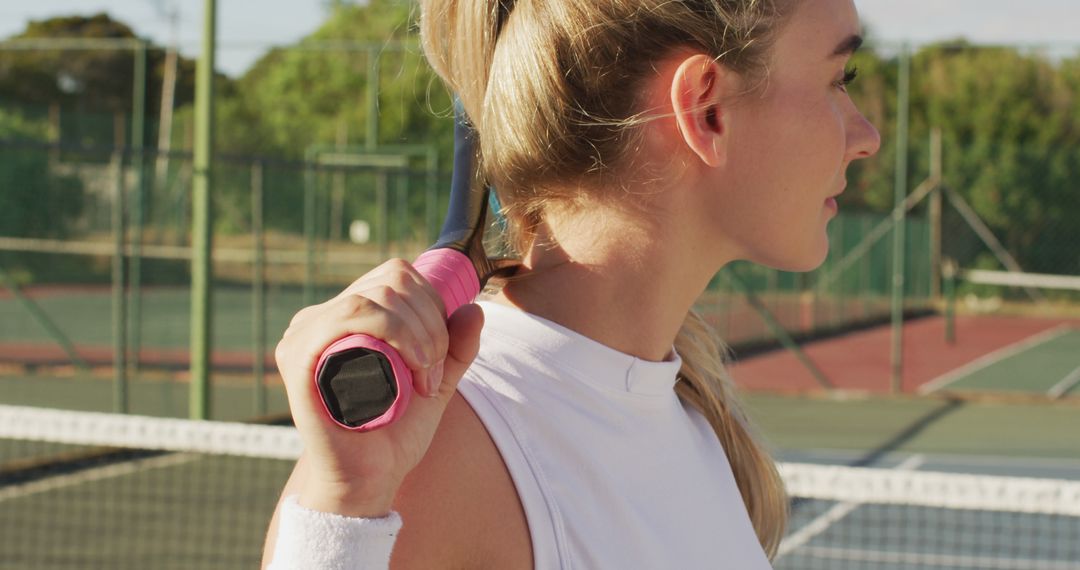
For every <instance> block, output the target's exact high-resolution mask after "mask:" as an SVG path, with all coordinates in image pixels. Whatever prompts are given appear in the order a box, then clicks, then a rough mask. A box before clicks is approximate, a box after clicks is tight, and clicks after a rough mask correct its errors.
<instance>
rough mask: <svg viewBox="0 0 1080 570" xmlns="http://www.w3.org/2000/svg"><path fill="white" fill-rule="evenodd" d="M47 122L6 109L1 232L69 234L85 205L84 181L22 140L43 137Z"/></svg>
mask: <svg viewBox="0 0 1080 570" xmlns="http://www.w3.org/2000/svg"><path fill="white" fill-rule="evenodd" d="M46 129H47V127H46V125H45V124H43V123H40V122H39V123H34V122H30V121H27V120H26V119H24V118H22V117H20V116H18V115H14V114H11V113H8V112H5V111H4V110H3V109H0V139H2V140H3V141H5V145H4V146H3V147H0V235H3V236H12V237H54V238H56V237H65V236H66V235H67V234H68V233H69V231H70V228H71V224H72V223H73V222H75V221H76V220H77V219H78V217H79V215H80V214H81V213H82V210H83V203H84V198H85V197H84V195H83V186H82V182H81V181H80V180H79V179H78V178H75V177H72V176H60V175H57V174H54V173H52V172H51V171H50V170H49V156H48V154H47V153H45V152H42V151H41V150H40V149H38V148H35V147H32V146H31V147H19V146H17V142H18V141H29V142H33V141H40V140H42V139H44V138H45V134H46Z"/></svg>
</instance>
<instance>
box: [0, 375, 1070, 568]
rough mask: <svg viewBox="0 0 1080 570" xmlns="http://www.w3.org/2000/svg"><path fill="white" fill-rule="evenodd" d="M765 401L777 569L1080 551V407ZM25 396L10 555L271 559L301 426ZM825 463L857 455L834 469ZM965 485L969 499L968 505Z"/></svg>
mask: <svg viewBox="0 0 1080 570" xmlns="http://www.w3.org/2000/svg"><path fill="white" fill-rule="evenodd" d="M750 404H751V408H752V409H753V411H754V415H755V417H756V418H759V419H760V420H761V423H762V424H763V428H764V432H765V433H766V435H767V437H768V439H769V440H770V441H771V442H773V443H774V444H775V445H777V446H778V447H780V448H782V451H780V452H779V457H780V459H781V460H782V461H783V469H784V475H785V479H786V480H787V482H788V485H789V488H790V489H792V491H793V494H794V495H795V496H797V497H800V498H798V499H797V500H796V501H795V503H794V507H793V517H792V521H791V524H790V526H789V532H788V539H787V542H786V546H785V551H784V552H785V554H784V555H783V556H782V557H781V558H780V559H779V560H778V561H777V564H776V567H777V568H778V569H796V568H797V569H814V568H830V569H849V568H850V569H855V568H859V569H862V568H866V569H869V568H875V569H878V568H889V569H901V568H902V569H916V568H1017V569H1019V568H1023V569H1031V568H1052V569H1055V570H1057V569H1075V568H1078V567H1080V551H1078V550H1080V513H1075V512H1072V511H1075V510H1076V509H1077V507H1078V506H1080V461H1077V460H1076V459H1069V456H1072V457H1073V458H1075V457H1077V456H1078V455H1080V454H1078V452H1077V450H1076V447H1077V445H1080V442H1077V441H1075V439H1076V438H1063V439H1054V438H1053V436H1052V432H1059V433H1060V432H1062V431H1064V432H1067V433H1076V432H1077V431H1076V430H1078V429H1080V418H1078V417H1077V416H1078V414H1076V413H1075V409H1071V408H1070V409H1060V408H1061V407H1060V406H1055V407H1053V408H1051V409H1050V411H1049V412H1048V411H1047V410H1046V409H1045V407H1044V406H1034V405H1027V406H1004V405H983V404H976V403H965V404H962V405H958V406H956V407H953V408H944V407H943V404H942V403H941V402H935V401H931V400H926V399H910V400H896V399H880V400H867V401H859V400H847V401H845V400H827V399H821V400H808V399H804V398H779V397H772V396H768V397H759V396H754V397H751V398H750ZM27 410H28V408H17V407H8V406H0V437H2V438H3V439H0V458H2V460H3V461H2V464H3V468H2V470H0V527H2V532H0V552H2V553H3V560H4V563H3V564H0V567H4V568H46V569H54V568H55V569H60V568H86V567H109V568H147V567H154V568H240V567H253V566H255V565H256V564H257V562H258V559H259V556H260V552H261V543H262V539H263V535H264V533H265V527H266V524H267V521H268V520H269V516H270V512H271V511H272V509H273V505H274V501H275V499H276V497H277V494H278V493H279V492H280V489H281V486H282V485H283V484H284V481H285V479H286V477H287V476H288V473H289V470H290V468H291V465H292V461H291V459H292V458H294V457H295V456H296V454H297V453H298V452H299V440H298V438H297V437H296V434H295V432H294V431H293V430H292V429H291V428H288V427H276V426H253V425H246V424H234V423H222V422H188V421H184V420H168V419H160V418H143V417H136V416H128V415H113V414H97V413H85V412H75V411H64V410H55V409H50V410H42V409H32V410H31V411H30V412H27ZM796 411H798V412H797V413H796ZM1059 412H1060V413H1059ZM792 416H794V417H792ZM1036 416H1039V417H1041V418H1043V420H1044V421H1042V422H1040V423H1038V424H1037V425H1036V424H1035V422H1033V421H1031V419H1032V418H1034V417H1036ZM872 417H873V418H876V419H877V420H878V421H877V422H876V424H874V425H869V424H868V421H870V418H872ZM1002 417H1012V418H1015V420H1016V422H1017V424H1018V425H1017V427H1015V428H1012V429H1010V432H1012V433H1013V437H1014V438H1017V439H1016V441H1013V442H1008V441H1003V442H1001V443H1000V445H999V446H998V452H999V453H1002V454H1012V455H1013V456H1012V457H1006V456H1002V455H1000V454H998V455H991V453H993V451H991V450H990V449H989V448H980V447H978V445H980V444H982V443H983V442H984V441H985V440H986V439H994V438H995V435H994V432H993V426H994V425H996V424H1000V423H1002V422H1001V418H1002ZM785 422H789V423H785ZM860 426H861V427H862V429H861V430H860V429H859V428H860ZM912 426H916V427H917V431H918V433H914V431H915V430H913V429H912ZM965 434H966V435H965ZM987 434H989V436H988V435H987ZM800 438H809V439H800ZM807 441H813V442H815V444H816V445H819V446H821V447H823V448H828V449H822V448H813V449H811V448H809V446H807V445H804V444H805V443H806V442H807ZM1039 442H1041V445H1042V447H1040V444H1039ZM1022 450H1027V451H1028V452H1029V454H1031V455H1038V456H1040V457H1038V458H1033V457H1020V456H1018V455H1017V454H1018V453H1020V452H1021V451H1022ZM971 451H981V452H982V453H976V454H972V453H970V452H971ZM1054 457H1057V458H1056V459H1055V458H1054ZM820 466H829V467H835V466H857V467H839V469H838V471H836V472H835V473H830V474H827V475H822V474H820V473H816V472H815V471H814V469H815V468H816V467H820ZM867 468H871V469H867ZM949 474H962V475H960V476H961V477H962V479H961V480H960V481H959V483H958V482H957V481H950V480H948V478H947V475H949ZM894 476H900V477H901V478H900V479H899V480H894V479H892V478H891V477H894ZM942 477H946V478H945V479H942ZM1017 477H1021V479H1016V478H1017ZM958 485H959V486H958ZM958 496H959V498H961V499H970V501H971V504H968V505H966V506H965V508H957V504H956V503H955V501H956V499H957V497H958ZM1059 506H1061V507H1063V508H1065V509H1066V510H1065V512H1063V513H1062V512H1059V511H1060V510H1061V509H1060V508H1059ZM972 507H973V508H972ZM1068 509H1072V511H1069V510H1068ZM1031 510H1037V511H1040V512H1041V513H1042V514H1038V513H1031V512H1026V511H1031Z"/></svg>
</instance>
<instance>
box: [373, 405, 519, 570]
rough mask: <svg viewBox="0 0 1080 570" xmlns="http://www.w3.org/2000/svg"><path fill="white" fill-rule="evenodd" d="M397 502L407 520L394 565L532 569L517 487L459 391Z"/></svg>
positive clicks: (404, 518) (401, 566)
mask: <svg viewBox="0 0 1080 570" xmlns="http://www.w3.org/2000/svg"><path fill="white" fill-rule="evenodd" d="M395 508H396V510H397V511H398V512H399V513H401V516H402V518H403V520H404V522H405V524H404V526H403V528H402V531H401V536H399V537H398V542H397V545H396V546H395V548H394V559H393V566H394V567H395V568H396V569H408V568H477V569H483V568H500V569H502V568H508V569H518V568H520V569H528V568H532V545H531V541H530V538H529V530H528V524H527V523H526V521H525V513H524V510H523V509H522V507H521V502H520V500H519V499H518V495H517V490H516V489H515V487H514V483H513V481H512V480H511V478H510V474H509V472H508V471H507V469H506V465H505V464H504V463H503V460H502V456H501V455H500V454H499V450H498V448H496V447H495V443H494V442H493V441H492V440H491V437H490V436H489V435H488V432H487V429H486V428H485V427H484V424H483V423H482V422H481V421H480V418H479V417H477V415H476V413H475V412H474V411H473V409H472V407H471V406H469V404H468V402H466V401H465V399H464V398H462V397H461V395H460V394H455V395H454V397H453V399H452V400H451V401H450V404H449V406H448V407H447V409H446V413H445V415H444V416H443V418H442V422H441V423H440V424H439V429H438V432H437V433H436V434H435V439H434V440H433V441H432V444H431V447H430V448H429V449H428V452H427V455H425V456H424V459H423V460H422V461H421V462H420V464H419V465H418V466H417V467H416V469H414V470H413V471H412V472H411V473H410V474H409V476H408V478H406V480H405V483H404V485H403V486H402V488H401V490H400V491H399V493H398V498H397V503H396V504H395Z"/></svg>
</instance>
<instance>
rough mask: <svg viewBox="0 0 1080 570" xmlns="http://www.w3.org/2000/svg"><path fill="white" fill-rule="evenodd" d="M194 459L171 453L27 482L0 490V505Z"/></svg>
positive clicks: (186, 454)
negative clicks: (13, 500)
mask: <svg viewBox="0 0 1080 570" xmlns="http://www.w3.org/2000/svg"><path fill="white" fill-rule="evenodd" d="M198 458H199V456H198V455H195V454H191V453H173V454H169V455H164V456H160V457H149V458H147V459H139V460H137V461H125V462H123V463H117V464H115V465H106V466H104V467H96V468H93V469H85V470H82V471H79V472H77V473H68V474H65V475H56V476H53V477H47V478H45V479H40V480H37V481H30V482H28V483H20V484H18V485H12V486H10V487H4V488H2V489H0V503H2V502H4V501H10V500H12V499H20V498H22V497H28V496H30V495H36V494H38V493H46V492H48V491H55V490H57V489H63V488H64V487H74V486H75V485H81V484H83V483H91V482H93V481H101V480H103V479H112V478H114V477H122V476H124V475H131V474H134V473H138V472H139V471H145V470H149V469H160V468H162V467H173V466H176V465H183V464H184V463H190V462H192V461H195V460H196V459H198Z"/></svg>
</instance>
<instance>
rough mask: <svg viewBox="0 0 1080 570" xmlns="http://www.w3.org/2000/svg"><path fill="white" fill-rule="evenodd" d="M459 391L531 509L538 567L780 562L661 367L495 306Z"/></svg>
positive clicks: (624, 569)
mask: <svg viewBox="0 0 1080 570" xmlns="http://www.w3.org/2000/svg"><path fill="white" fill-rule="evenodd" d="M481 306H482V307H483V309H484V313H485V315H486V317H487V319H486V324H485V326H484V330H483V333H482V335H481V341H480V354H479V356H477V358H476V361H475V362H474V363H473V365H472V366H471V367H470V369H469V371H468V372H467V373H466V375H465V377H464V378H463V379H462V382H461V384H460V388H459V390H460V392H461V393H462V395H463V396H464V397H465V399H466V400H467V401H468V402H469V404H470V405H471V406H472V407H473V409H474V410H475V411H476V413H477V415H478V416H479V417H480V419H481V421H482V422H483V423H484V425H485V427H486V428H487V430H488V433H490V434H491V437H492V439H493V440H494V441H495V445H496V446H497V447H498V449H499V452H500V453H501V454H502V458H503V460H504V461H505V463H506V466H507V468H508V469H509V471H510V475H511V477H512V478H513V481H514V485H515V487H516V488H517V492H518V496H519V497H520V498H521V503H522V505H523V506H524V509H525V517H526V519H527V520H528V525H529V534H530V535H531V537H532V546H533V553H534V559H533V560H534V565H535V568H537V569H538V570H548V569H563V570H571V569H588V570H593V569H597V570H606V569H613V570H629V569H636V568H641V569H649V570H657V569H668V568H672V569H674V568H678V569H698V568H732V569H738V570H765V569H769V568H771V566H770V564H769V562H768V560H767V558H766V556H765V554H764V552H763V551H762V548H761V546H760V543H759V542H758V539H757V536H756V535H755V534H754V530H753V527H752V526H751V523H750V519H749V517H748V516H747V513H746V508H745V506H744V505H743V502H742V499H741V497H740V495H739V491H738V489H737V487H736V485H735V479H734V476H733V475H732V473H731V468H730V466H729V465H728V462H727V458H726V456H725V455H724V451H723V449H722V448H721V445H720V442H719V440H718V439H717V437H716V435H715V433H714V432H713V430H712V428H711V427H710V426H709V424H708V422H707V421H705V419H704V418H703V417H702V416H701V414H699V413H698V412H696V411H695V410H693V409H691V408H690V407H688V406H683V405H682V403H681V401H680V400H679V399H678V397H677V396H676V395H675V391H674V384H675V379H676V373H677V372H678V370H679V367H680V365H681V361H680V359H679V357H678V355H677V354H674V351H673V352H672V355H673V356H672V358H671V359H669V360H668V361H665V362H648V361H644V360H640V359H638V358H635V357H633V356H630V355H627V354H624V353H621V352H618V351H616V350H614V349H611V348H609V347H607V346H604V345H602V344H600V343H598V342H596V341H594V340H591V339H589V338H587V337H585V336H582V335H580V334H578V333H576V332H574V331H571V330H569V329H567V328H565V327H562V326H560V325H558V324H555V323H553V322H551V321H548V320H546V319H542V318H540V317H537V316H535V315H530V314H528V313H524V312H521V311H518V310H516V309H513V308H510V307H505V306H502V305H498V304H495V303H491V302H482V303H481Z"/></svg>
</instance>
